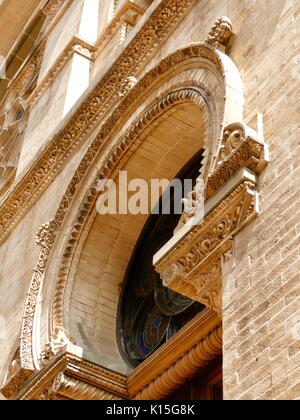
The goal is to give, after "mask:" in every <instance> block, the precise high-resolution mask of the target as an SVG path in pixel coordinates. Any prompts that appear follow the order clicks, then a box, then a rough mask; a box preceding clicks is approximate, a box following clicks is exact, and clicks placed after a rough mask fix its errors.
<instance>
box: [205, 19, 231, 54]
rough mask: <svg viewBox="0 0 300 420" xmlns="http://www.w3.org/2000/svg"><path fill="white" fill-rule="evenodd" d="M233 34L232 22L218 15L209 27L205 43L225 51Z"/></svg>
mask: <svg viewBox="0 0 300 420" xmlns="http://www.w3.org/2000/svg"><path fill="white" fill-rule="evenodd" d="M232 35H233V29H232V22H231V20H230V19H229V18H228V17H226V16H222V17H220V18H219V19H218V20H217V21H216V23H215V24H214V25H213V27H212V28H211V31H210V33H209V35H208V37H207V39H206V43H207V44H208V45H211V46H212V47H214V48H218V49H219V50H221V51H222V52H225V51H226V49H227V47H228V44H229V41H230V38H231V37H232Z"/></svg>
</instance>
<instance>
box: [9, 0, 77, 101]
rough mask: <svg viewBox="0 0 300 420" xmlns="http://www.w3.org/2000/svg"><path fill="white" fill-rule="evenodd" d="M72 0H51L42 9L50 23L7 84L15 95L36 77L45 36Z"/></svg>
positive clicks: (22, 91)
mask: <svg viewBox="0 0 300 420" xmlns="http://www.w3.org/2000/svg"><path fill="white" fill-rule="evenodd" d="M72 1H73V0H51V1H49V2H48V3H47V4H46V6H45V8H44V9H43V12H44V13H45V14H46V15H47V16H48V17H49V18H50V19H51V24H50V25H49V27H48V29H47V31H46V33H45V34H44V36H43V38H42V40H41V42H40V43H39V45H38V46H37V48H36V50H35V52H34V53H33V55H32V56H31V57H30V58H29V59H28V60H27V61H26V62H25V63H24V64H23V66H22V67H21V69H20V70H19V71H18V73H17V74H16V76H15V77H14V78H13V79H12V80H11V81H10V83H9V85H8V89H9V90H11V91H12V92H14V93H15V94H16V95H17V96H22V95H23V94H24V92H25V91H26V89H27V88H28V86H29V85H30V84H31V82H32V81H33V80H34V78H35V77H37V75H38V73H39V71H40V69H41V65H42V60H43V56H44V52H45V47H46V42H47V38H48V36H49V35H50V33H51V32H52V30H53V28H54V27H55V26H56V25H57V23H58V21H59V20H60V19H61V17H62V16H63V15H64V14H65V12H66V10H67V9H68V8H69V6H70V5H71V3H72Z"/></svg>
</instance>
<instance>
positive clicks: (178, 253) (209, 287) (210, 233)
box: [155, 182, 257, 314]
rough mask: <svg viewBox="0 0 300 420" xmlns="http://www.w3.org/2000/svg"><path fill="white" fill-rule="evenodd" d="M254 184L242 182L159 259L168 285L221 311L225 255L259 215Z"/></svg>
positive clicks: (162, 273)
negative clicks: (257, 213) (242, 231)
mask: <svg viewBox="0 0 300 420" xmlns="http://www.w3.org/2000/svg"><path fill="white" fill-rule="evenodd" d="M254 186H255V185H254V184H252V183H250V182H244V183H243V184H241V185H240V186H239V187H238V188H237V189H236V190H235V191H234V192H233V193H232V194H230V196H229V197H227V198H225V199H224V200H223V201H222V202H221V204H220V205H219V206H218V207H217V208H216V209H215V210H214V211H213V212H212V213H211V214H209V215H208V216H206V217H205V219H204V220H203V222H202V223H200V224H199V225H196V226H194V227H193V228H192V230H191V232H190V233H189V234H188V235H187V236H186V237H185V238H184V239H181V240H180V242H178V244H176V245H175V246H174V247H173V248H172V249H171V250H170V251H169V252H168V253H167V254H166V256H165V257H164V258H163V259H162V260H160V261H159V262H156V267H155V268H156V270H157V271H158V272H159V273H160V275H161V277H162V280H163V284H164V286H166V287H168V288H170V289H172V290H174V291H176V292H177V293H180V294H182V295H184V296H187V297H189V298H191V299H193V300H195V301H198V302H200V303H202V304H204V305H206V306H209V307H210V308H212V309H213V310H215V311H217V312H218V313H219V314H220V313H221V299H220V294H221V257H222V255H223V254H224V253H227V252H228V251H229V250H230V248H231V245H232V241H231V238H232V237H233V236H234V235H235V234H236V233H237V232H239V231H240V230H241V229H242V227H243V226H245V225H246V224H248V223H249V222H250V221H251V219H252V218H253V217H254V216H255V215H256V211H257V210H256V207H257V206H256V199H257V196H256V194H255V193H254ZM166 247H167V245H166Z"/></svg>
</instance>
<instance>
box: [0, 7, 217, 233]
mask: <svg viewBox="0 0 300 420" xmlns="http://www.w3.org/2000/svg"><path fill="white" fill-rule="evenodd" d="M194 3H195V0H176V1H174V0H167V1H165V2H162V3H160V4H159V6H158V7H157V8H156V9H155V10H154V12H153V13H152V15H151V16H150V17H149V19H148V20H147V22H146V23H145V25H144V26H143V28H142V29H141V30H140V32H139V33H138V34H137V36H136V37H135V38H134V39H133V40H132V42H131V43H130V44H129V46H128V47H127V48H126V50H125V51H124V52H123V53H122V54H121V56H120V58H119V59H117V61H116V62H115V63H114V65H113V66H112V68H111V69H110V70H109V71H108V72H107V74H106V75H105V76H104V77H103V78H102V79H101V81H100V82H99V84H98V85H97V86H96V88H95V89H94V90H93V91H92V92H90V93H89V95H88V97H87V99H86V100H85V101H83V103H82V105H81V107H80V108H79V109H78V110H77V111H76V112H75V114H74V115H72V116H71V118H70V120H69V122H68V123H67V125H66V126H65V127H64V129H63V130H61V131H60V132H59V133H58V134H57V135H56V136H55V137H54V138H53V139H51V141H50V143H48V146H47V147H45V149H44V150H43V151H42V152H41V155H40V156H39V157H38V159H37V161H36V163H35V164H34V165H33V166H32V167H31V169H30V170H29V171H28V172H27V173H26V175H25V176H24V177H23V178H22V179H21V180H20V181H19V183H18V184H17V185H16V186H15V188H14V190H13V191H12V192H11V194H10V195H9V196H8V197H5V200H4V201H3V202H2V203H1V209H0V241H3V240H4V239H5V238H6V237H7V235H9V233H10V231H11V229H12V228H13V226H15V225H16V224H17V223H18V222H19V220H20V218H21V217H23V216H24V215H25V214H26V212H27V211H28V209H29V208H31V206H32V205H33V203H34V202H35V200H37V198H38V197H39V196H40V194H41V193H42V191H44V190H45V189H46V187H47V185H49V183H50V182H51V181H52V180H53V177H54V176H55V175H56V174H57V172H58V171H59V169H60V168H61V166H62V165H63V164H64V162H65V161H66V159H67V158H68V157H69V156H70V154H71V153H72V152H73V151H74V149H75V148H76V147H78V145H79V144H80V143H81V142H82V141H83V140H84V139H85V138H86V136H87V135H88V134H89V133H90V132H91V131H92V129H93V128H95V126H96V125H97V124H98V123H99V121H101V119H102V118H103V116H104V114H105V113H106V111H107V109H108V108H111V107H112V106H113V103H115V101H116V96H115V95H114V93H113V92H116V91H117V92H118V91H120V90H121V87H122V85H123V84H124V80H126V78H128V77H129V76H133V75H134V74H136V72H137V71H138V69H139V68H140V67H141V66H142V65H143V64H144V62H145V61H146V60H149V59H150V57H151V54H153V53H154V51H155V50H156V49H157V48H158V46H159V45H160V43H161V42H163V40H164V39H166V38H167V37H168V36H169V34H170V33H171V32H172V30H173V28H174V26H175V25H176V24H177V23H178V22H179V20H180V19H182V17H183V16H184V14H185V13H187V11H188V10H189V9H190V8H191V7H192V5H193V4H194ZM154 28H155V30H154ZM201 53H202V54H204V55H205V56H207V58H208V59H209V60H212V61H213V62H215V64H216V66H217V67H218V68H220V67H222V64H221V60H220V59H219V58H218V57H217V55H216V54H215V53H214V52H213V51H212V50H210V49H209V48H208V47H204V46H194V47H190V48H188V49H186V50H185V51H184V50H182V51H180V52H179V53H177V54H174V55H172V56H170V57H168V58H167V59H166V60H164V61H163V62H162V63H161V65H160V66H159V67H160V71H161V72H164V71H167V69H168V68H172V66H174V65H175V64H176V62H177V63H180V62H184V61H186V60H187V59H188V57H189V56H190V57H197V56H198V55H199V54H201ZM158 71H159V69H158V68H156V69H155V70H153V71H152V72H150V73H148V75H147V76H146V77H144V79H143V80H142V81H141V82H140V83H139V84H137V85H136V87H135V88H134V89H132V90H131V92H134V93H133V94H131V95H127V96H126V97H125V98H124V99H123V101H122V104H120V105H119V106H118V107H117V108H116V110H115V112H114V113H113V116H110V117H108V120H107V122H106V124H105V125H106V127H107V128H108V127H109V130H111V129H112V128H113V126H114V125H115V123H116V121H117V120H119V119H120V118H121V116H122V114H123V113H124V109H126V108H127V107H128V106H129V104H130V103H133V102H134V101H135V100H136V97H137V95H139V92H140V91H141V89H145V88H146V87H147V85H148V86H149V84H150V83H151V82H152V81H153V80H154V79H155V78H157V77H158V75H159V73H158ZM119 99H120V98H119ZM116 106H117V105H116ZM101 142H103V139H102V141H101Z"/></svg>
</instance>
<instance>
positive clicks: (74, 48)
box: [28, 36, 95, 108]
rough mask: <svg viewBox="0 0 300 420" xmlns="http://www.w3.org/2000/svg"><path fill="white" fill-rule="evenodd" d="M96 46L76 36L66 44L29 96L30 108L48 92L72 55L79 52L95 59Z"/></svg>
mask: <svg viewBox="0 0 300 420" xmlns="http://www.w3.org/2000/svg"><path fill="white" fill-rule="evenodd" d="M94 50H95V47H94V46H93V45H92V44H89V43H88V42H87V41H85V40H84V39H82V38H80V37H78V36H74V37H73V38H72V39H71V40H70V42H68V44H67V45H66V47H65V48H64V50H63V51H62V52H61V54H60V55H59V56H58V58H57V59H56V60H55V62H54V63H53V65H52V66H51V68H50V69H49V71H48V72H47V74H46V75H45V76H44V78H43V80H42V81H41V82H40V83H39V84H38V86H37V87H36V89H35V90H34V91H33V92H32V94H31V95H30V97H29V98H28V105H29V107H30V108H33V107H34V105H35V104H36V103H37V101H38V100H39V99H40V98H41V96H42V95H43V94H44V93H45V92H46V90H47V89H48V87H49V86H50V85H51V83H52V82H53V80H54V79H55V78H56V77H57V76H58V74H59V73H60V72H61V71H62V69H63V68H64V67H65V65H66V64H67V62H68V61H69V60H70V59H71V58H72V56H73V55H74V54H75V53H77V54H80V55H82V56H83V57H85V58H87V59H88V60H92V59H93V55H92V54H93V51H94Z"/></svg>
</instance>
